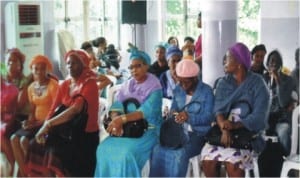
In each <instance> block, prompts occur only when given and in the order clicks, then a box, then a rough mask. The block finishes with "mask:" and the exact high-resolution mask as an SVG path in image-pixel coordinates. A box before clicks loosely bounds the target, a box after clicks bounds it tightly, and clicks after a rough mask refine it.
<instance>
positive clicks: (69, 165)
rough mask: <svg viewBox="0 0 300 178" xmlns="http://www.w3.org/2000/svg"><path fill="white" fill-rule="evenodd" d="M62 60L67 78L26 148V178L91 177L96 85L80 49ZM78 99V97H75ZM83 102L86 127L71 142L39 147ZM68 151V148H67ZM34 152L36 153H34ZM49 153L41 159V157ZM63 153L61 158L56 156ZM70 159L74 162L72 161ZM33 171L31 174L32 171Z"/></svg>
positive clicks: (95, 118) (96, 97)
mask: <svg viewBox="0 0 300 178" xmlns="http://www.w3.org/2000/svg"><path fill="white" fill-rule="evenodd" d="M65 60H66V63H67V67H68V70H69V78H68V79H66V80H65V81H64V82H63V83H62V84H61V85H60V86H59V91H58V94H57V97H56V99H55V102H54V103H53V105H52V107H51V110H50V112H49V113H48V116H47V121H45V122H44V125H43V126H42V128H41V129H40V130H39V131H38V133H37V134H36V136H35V140H36V141H35V142H34V143H33V144H32V145H30V148H32V149H30V150H32V152H31V151H30V152H29V161H28V165H29V166H28V169H29V170H30V172H29V175H28V176H33V174H32V173H36V172H35V171H36V170H38V171H39V172H40V174H39V175H36V176H53V175H57V176H72V177H82V176H83V177H92V176H93V173H94V169H95V163H96V157H95V155H96V148H97V145H98V143H99V137H98V131H99V128H98V123H97V120H98V106H99V104H98V102H99V101H98V98H99V94H98V88H97V84H96V74H95V73H94V72H93V71H92V70H91V69H90V68H89V62H90V58H89V56H88V54H87V53H86V52H85V51H83V50H71V51H69V52H68V53H67V54H66V56H65ZM75 96H79V97H75ZM84 100H86V102H87V112H88V118H87V124H86V127H85V131H84V132H83V133H77V134H79V135H81V137H80V138H77V137H76V138H73V139H72V143H76V144H75V145H76V146H74V145H70V143H65V142H62V143H61V142H59V141H57V142H56V143H54V144H53V145H51V146H49V145H47V144H46V145H45V146H41V145H43V144H44V143H45V142H46V140H45V138H46V137H45V136H46V135H48V133H49V130H51V128H52V127H55V126H57V125H61V124H63V123H65V122H67V121H69V120H71V119H72V118H73V117H74V116H75V115H76V114H79V113H80V112H81V111H82V109H83V107H84ZM61 104H63V105H65V106H66V107H67V109H66V110H64V111H63V112H62V113H61V114H59V115H57V116H54V117H52V115H53V113H54V111H55V109H56V108H57V107H58V106H59V105H61ZM70 148H72V149H70ZM35 150H38V152H37V151H35ZM49 150H52V152H51V153H50V152H49ZM47 153H48V154H51V155H49V156H47V157H46V158H45V154H47ZM59 153H63V155H61V154H59ZM45 160H46V161H45ZM74 160H76V161H75V162H74ZM33 170H34V171H33Z"/></svg>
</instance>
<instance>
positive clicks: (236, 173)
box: [201, 43, 270, 177]
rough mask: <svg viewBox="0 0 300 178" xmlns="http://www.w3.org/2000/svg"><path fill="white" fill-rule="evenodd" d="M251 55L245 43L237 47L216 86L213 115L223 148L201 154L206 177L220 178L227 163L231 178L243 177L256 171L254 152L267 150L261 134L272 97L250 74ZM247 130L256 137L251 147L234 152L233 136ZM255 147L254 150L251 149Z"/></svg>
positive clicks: (231, 50)
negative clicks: (220, 173) (247, 171)
mask: <svg viewBox="0 0 300 178" xmlns="http://www.w3.org/2000/svg"><path fill="white" fill-rule="evenodd" d="M250 66H251V55H250V51H249V49H248V48H247V46H245V45H244V44H243V43H236V44H234V45H233V46H231V47H230V48H229V49H228V51H227V53H226V60H225V65H224V68H225V73H226V75H225V76H224V77H222V78H221V79H220V80H219V81H218V83H217V86H216V92H215V105H214V115H215V122H216V124H217V125H218V126H219V128H220V130H221V139H220V142H221V143H220V145H222V146H219V145H217V143H214V144H209V143H206V144H205V145H204V147H203V149H202V152H201V159H202V168H203V171H204V174H205V176H206V177H217V176H220V175H219V168H220V164H221V163H224V164H225V167H226V171H227V175H228V177H244V176H245V170H247V169H253V153H254V152H253V151H255V152H260V151H262V149H263V148H264V140H263V138H262V136H261V132H262V131H263V130H264V129H265V127H266V125H265V124H266V123H267V122H266V119H267V115H268V111H269V105H270V96H269V92H268V89H267V86H266V84H265V82H264V81H263V79H262V77H261V76H259V75H258V74H255V73H253V72H252V71H250ZM239 128H246V129H248V130H249V131H252V132H254V133H255V135H256V137H255V139H254V140H253V141H251V143H250V145H251V146H249V147H247V148H245V147H243V148H232V142H233V138H232V132H233V131H234V130H236V129H239ZM250 147H252V148H250Z"/></svg>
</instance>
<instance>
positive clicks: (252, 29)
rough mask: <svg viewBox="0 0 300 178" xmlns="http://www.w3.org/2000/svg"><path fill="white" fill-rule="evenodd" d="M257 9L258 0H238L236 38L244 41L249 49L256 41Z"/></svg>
mask: <svg viewBox="0 0 300 178" xmlns="http://www.w3.org/2000/svg"><path fill="white" fill-rule="evenodd" d="M259 9H260V3H259V0H239V1H238V21H237V24H238V30H237V39H238V41H241V42H243V43H245V44H246V45H247V46H248V47H249V49H250V50H251V49H252V47H254V46H255V45H257V43H258V31H259V28H260V27H259V24H260V23H258V22H259V20H260V18H259Z"/></svg>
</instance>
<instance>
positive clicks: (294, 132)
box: [290, 105, 300, 155]
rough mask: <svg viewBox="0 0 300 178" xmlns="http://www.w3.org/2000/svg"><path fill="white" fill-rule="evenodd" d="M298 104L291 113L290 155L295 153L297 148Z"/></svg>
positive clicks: (299, 136) (299, 125) (298, 134)
mask: <svg viewBox="0 0 300 178" xmlns="http://www.w3.org/2000/svg"><path fill="white" fill-rule="evenodd" d="M299 107H300V106H299V105H298V106H297V107H296V108H295V109H294V110H293V115H292V134H291V140H292V145H291V153H290V154H291V155H293V154H297V149H298V148H299V138H300V133H299V127H300V123H299V119H300V114H299Z"/></svg>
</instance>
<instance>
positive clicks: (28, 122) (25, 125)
mask: <svg viewBox="0 0 300 178" xmlns="http://www.w3.org/2000/svg"><path fill="white" fill-rule="evenodd" d="M42 124H43V122H41V121H37V120H25V121H23V122H22V128H23V129H32V128H34V127H39V126H40V125H42Z"/></svg>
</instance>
